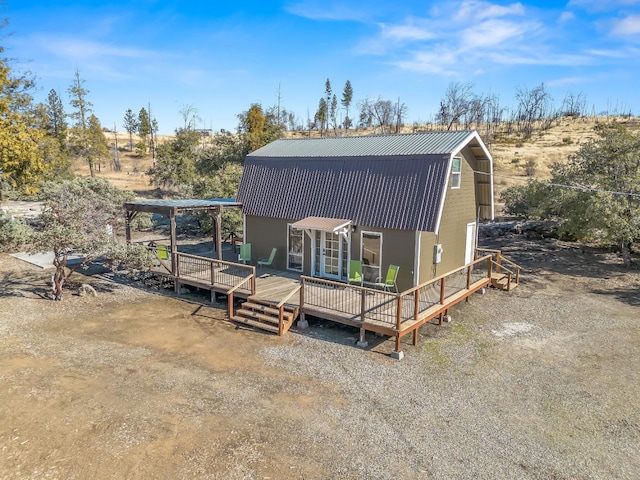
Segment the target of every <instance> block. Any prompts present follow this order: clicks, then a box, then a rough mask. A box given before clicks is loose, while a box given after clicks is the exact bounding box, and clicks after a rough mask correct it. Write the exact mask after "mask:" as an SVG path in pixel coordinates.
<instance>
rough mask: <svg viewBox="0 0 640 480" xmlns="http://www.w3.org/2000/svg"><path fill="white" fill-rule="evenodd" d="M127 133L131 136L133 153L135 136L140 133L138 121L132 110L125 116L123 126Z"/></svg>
mask: <svg viewBox="0 0 640 480" xmlns="http://www.w3.org/2000/svg"><path fill="white" fill-rule="evenodd" d="M122 126H123V127H124V129H125V130H126V132H127V133H128V134H129V151H130V152H132V151H133V134H134V133H135V132H137V131H138V119H137V118H136V115H135V113H133V110H131V109H130V108H128V109H127V111H126V112H125V114H124V123H123V124H122Z"/></svg>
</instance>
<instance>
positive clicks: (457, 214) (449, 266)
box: [434, 151, 476, 276]
mask: <svg viewBox="0 0 640 480" xmlns="http://www.w3.org/2000/svg"><path fill="white" fill-rule="evenodd" d="M459 156H462V160H463V161H462V176H461V179H460V180H461V185H460V188H459V189H452V188H451V179H449V185H448V186H447V192H446V197H445V202H444V209H443V211H442V219H441V221H440V231H439V232H438V235H436V242H437V243H440V244H441V245H442V262H441V263H440V264H438V265H436V268H435V275H434V276H438V275H442V274H443V273H446V272H448V271H451V270H455V269H456V268H458V267H460V266H462V265H464V249H465V242H466V235H467V224H468V223H472V222H475V219H476V195H475V180H474V173H473V168H472V166H471V164H470V163H469V161H468V160H467V159H468V158H471V159H473V156H472V155H471V154H470V153H467V152H465V151H463V152H462V154H461V155H459Z"/></svg>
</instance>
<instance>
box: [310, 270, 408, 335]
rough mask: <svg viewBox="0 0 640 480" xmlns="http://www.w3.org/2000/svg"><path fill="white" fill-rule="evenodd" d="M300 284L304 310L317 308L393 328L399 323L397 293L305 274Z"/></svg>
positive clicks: (356, 320)
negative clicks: (396, 319) (396, 308)
mask: <svg viewBox="0 0 640 480" xmlns="http://www.w3.org/2000/svg"><path fill="white" fill-rule="evenodd" d="M300 283H301V285H302V292H303V295H302V297H301V303H300V306H301V307H313V308H314V309H317V310H321V311H323V312H327V313H329V314H331V313H333V314H334V315H336V316H341V317H346V319H348V320H350V321H353V322H365V321H377V322H382V323H384V324H388V325H389V326H392V325H394V323H395V318H396V310H395V305H396V298H397V294H395V293H391V292H385V291H381V290H373V289H371V288H367V287H361V286H359V285H350V284H346V283H341V282H334V281H331V280H324V279H322V278H315V277H307V276H305V275H303V276H301V277H300Z"/></svg>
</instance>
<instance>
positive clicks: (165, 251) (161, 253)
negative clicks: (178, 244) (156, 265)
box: [156, 245, 169, 261]
mask: <svg viewBox="0 0 640 480" xmlns="http://www.w3.org/2000/svg"><path fill="white" fill-rule="evenodd" d="M156 248H157V250H156V255H157V256H158V258H159V259H160V260H164V261H168V260H169V247H167V246H166V245H158V246H157V247H156Z"/></svg>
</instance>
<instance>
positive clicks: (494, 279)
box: [491, 272, 518, 291]
mask: <svg viewBox="0 0 640 480" xmlns="http://www.w3.org/2000/svg"><path fill="white" fill-rule="evenodd" d="M491 286H492V287H494V288H496V289H498V290H506V291H510V290H513V289H514V288H516V287H517V286H518V282H516V281H515V280H513V279H512V280H511V281H509V274H508V273H496V272H491Z"/></svg>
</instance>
